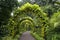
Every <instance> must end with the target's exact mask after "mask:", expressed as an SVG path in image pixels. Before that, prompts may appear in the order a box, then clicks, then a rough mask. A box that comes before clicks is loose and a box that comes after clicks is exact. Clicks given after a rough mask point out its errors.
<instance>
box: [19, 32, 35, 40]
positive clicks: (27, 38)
mask: <svg viewBox="0 0 60 40" xmlns="http://www.w3.org/2000/svg"><path fill="white" fill-rule="evenodd" d="M19 40H35V39H34V37H32V35H31V34H30V31H27V32H24V33H23V34H22V36H21V38H20V39H19Z"/></svg>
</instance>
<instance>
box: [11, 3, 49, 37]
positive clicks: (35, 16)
mask: <svg viewBox="0 0 60 40" xmlns="http://www.w3.org/2000/svg"><path fill="white" fill-rule="evenodd" d="M27 5H28V6H27ZM12 20H13V21H14V23H16V24H15V27H16V28H17V31H19V27H20V24H21V25H22V24H23V23H24V22H25V21H26V20H28V21H26V22H28V24H29V23H32V24H33V27H32V28H34V29H35V30H32V31H35V32H36V33H38V34H40V36H44V31H45V30H44V29H45V26H46V24H47V23H46V21H47V20H48V18H47V15H46V14H45V13H44V12H43V11H42V10H41V8H40V7H39V6H38V5H36V4H34V5H32V4H29V3H27V4H24V5H22V6H21V7H20V8H18V9H17V10H15V11H14V16H13V18H12ZM22 22H23V23H22ZM26 22H25V23H26ZM13 25H14V24H13ZM15 27H14V28H15Z"/></svg>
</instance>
